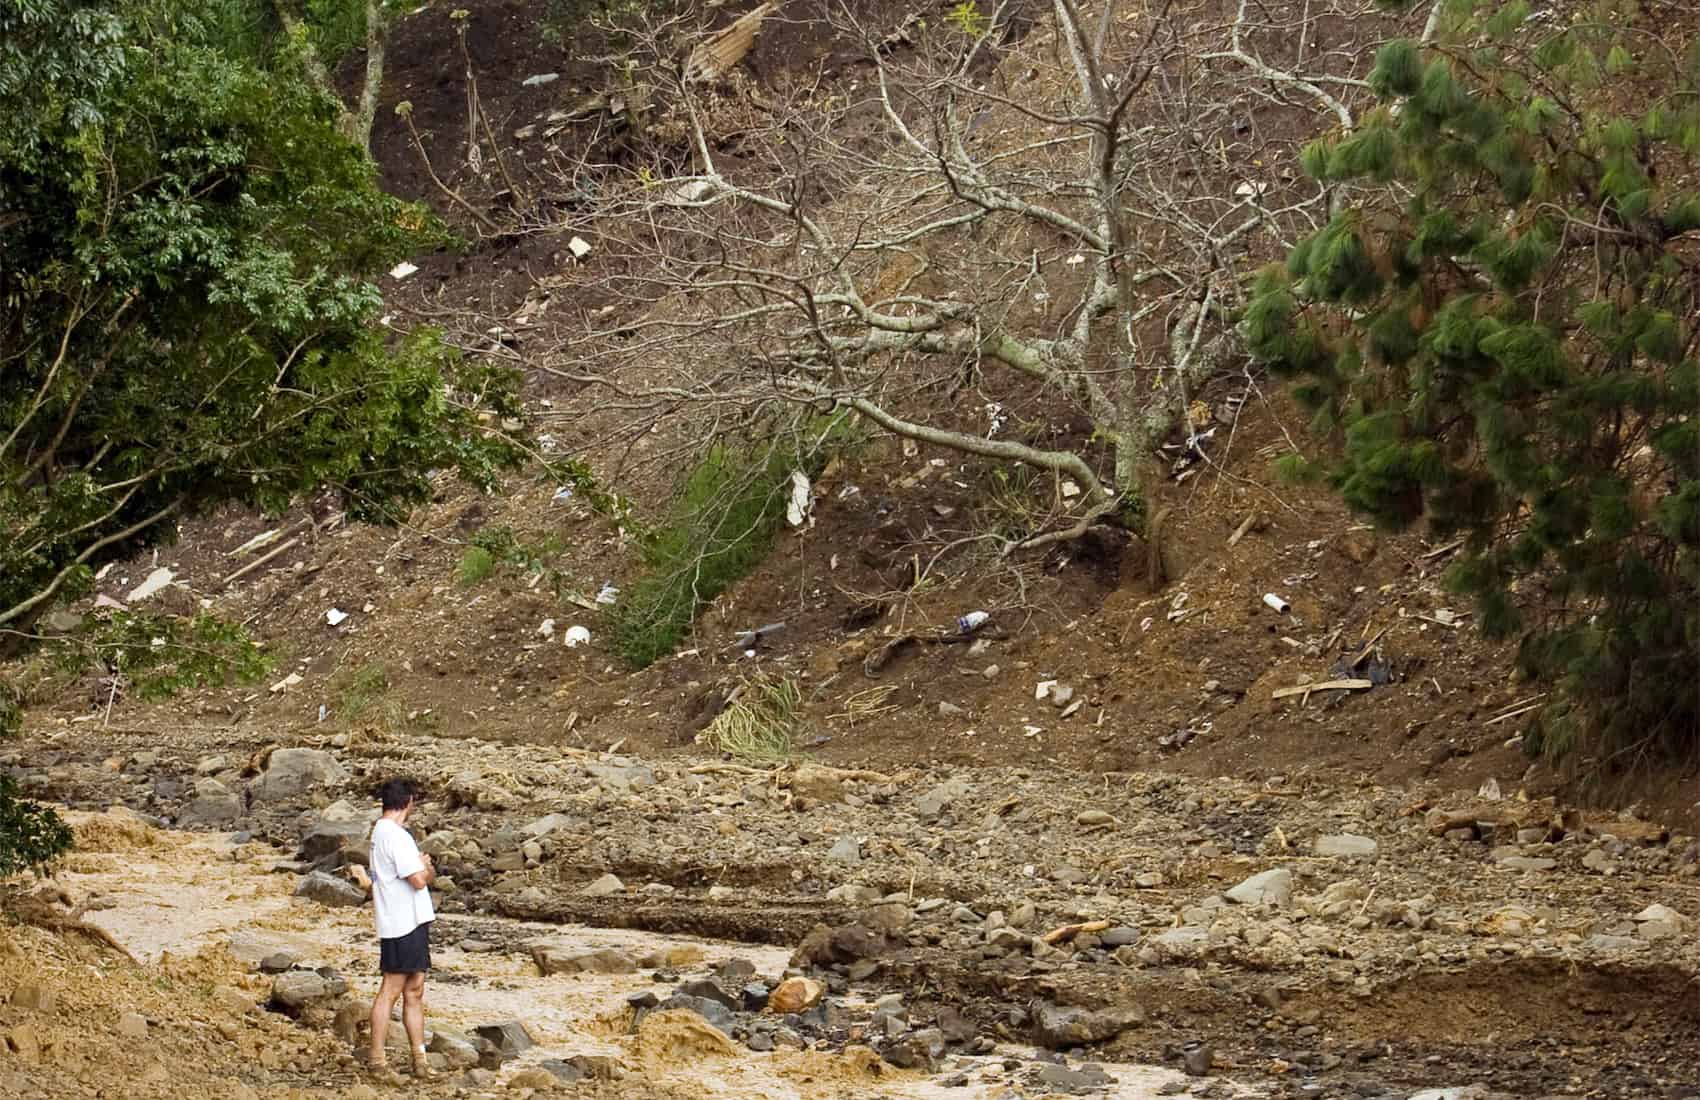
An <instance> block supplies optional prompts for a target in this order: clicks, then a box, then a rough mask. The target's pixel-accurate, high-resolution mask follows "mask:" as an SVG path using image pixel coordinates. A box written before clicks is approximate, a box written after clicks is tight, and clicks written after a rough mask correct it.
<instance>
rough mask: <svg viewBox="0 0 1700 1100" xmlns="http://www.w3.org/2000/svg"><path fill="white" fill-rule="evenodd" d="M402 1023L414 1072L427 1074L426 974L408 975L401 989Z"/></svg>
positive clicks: (420, 1074)
mask: <svg viewBox="0 0 1700 1100" xmlns="http://www.w3.org/2000/svg"><path fill="white" fill-rule="evenodd" d="M401 1024H402V1027H404V1028H406V1029H407V1049H408V1052H409V1053H410V1054H411V1055H412V1060H413V1072H414V1073H415V1074H416V1075H419V1076H426V1075H427V1071H428V1070H429V1068H430V1067H429V1066H428V1064H427V1063H426V1060H425V975H424V974H423V973H419V974H409V975H407V984H406V985H404V986H402V990H401Z"/></svg>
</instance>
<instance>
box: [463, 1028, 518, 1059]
mask: <svg viewBox="0 0 1700 1100" xmlns="http://www.w3.org/2000/svg"><path fill="white" fill-rule="evenodd" d="M472 1030H473V1033H474V1034H475V1035H477V1036H478V1037H479V1038H480V1039H483V1040H484V1041H485V1042H487V1043H489V1044H490V1046H491V1047H492V1048H494V1049H495V1050H496V1052H497V1053H499V1054H501V1055H502V1056H503V1057H507V1058H511V1057H513V1056H514V1055H516V1054H518V1053H520V1052H521V1051H525V1050H530V1049H531V1046H532V1042H531V1032H530V1031H528V1030H526V1026H525V1025H524V1024H522V1023H520V1022H519V1021H518V1020H503V1021H502V1022H501V1023H499V1024H480V1025H479V1026H478V1027H475V1028H473V1029H472Z"/></svg>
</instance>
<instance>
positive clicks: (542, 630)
mask: <svg viewBox="0 0 1700 1100" xmlns="http://www.w3.org/2000/svg"><path fill="white" fill-rule="evenodd" d="M537 633H539V634H541V635H543V637H545V638H553V637H554V636H555V620H554V619H544V620H543V621H542V622H541V623H539V624H538V627H537Z"/></svg>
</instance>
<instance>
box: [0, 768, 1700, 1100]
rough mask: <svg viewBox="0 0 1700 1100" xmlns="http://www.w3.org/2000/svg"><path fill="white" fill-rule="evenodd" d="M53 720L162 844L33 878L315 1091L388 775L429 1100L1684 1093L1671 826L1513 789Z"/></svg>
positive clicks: (1687, 894) (1699, 901) (83, 859)
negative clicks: (777, 763)
mask: <svg viewBox="0 0 1700 1100" xmlns="http://www.w3.org/2000/svg"><path fill="white" fill-rule="evenodd" d="M87 743H88V742H87V739H79V740H78V741H77V742H75V743H73V742H72V741H71V740H70V738H69V737H65V738H62V739H60V740H57V741H56V740H53V739H51V738H49V739H41V740H37V741H35V742H32V743H30V744H28V745H27V746H24V747H23V748H21V749H18V750H15V751H13V752H11V753H10V754H8V755H7V756H6V757H4V758H0V763H3V764H4V765H5V766H7V767H9V768H10V769H11V770H12V771H13V772H14V773H15V774H17V775H19V776H20V778H21V779H22V781H23V782H24V783H25V784H26V786H28V787H30V788H31V789H32V790H33V791H34V793H36V794H37V795H40V796H45V797H52V798H56V799H59V800H61V801H63V802H66V803H68V804H70V805H73V806H78V807H82V808H84V809H87V810H91V811H92V810H105V809H106V808H107V807H110V806H124V807H127V808H128V811H127V812H128V814H129V815H132V816H130V817H126V816H125V814H123V813H119V814H117V815H116V816H115V815H114V814H113V813H110V812H109V813H106V814H103V815H101V816H100V817H99V818H97V819H93V820H97V821H106V822H118V821H120V819H122V820H124V821H133V826H124V828H130V827H133V828H136V829H142V830H144V835H145V836H147V837H149V838H152V839H149V841H148V844H150V845H155V844H157V845H159V846H160V847H159V848H158V849H157V852H156V851H155V849H153V848H146V847H144V848H143V849H142V850H141V853H142V854H143V855H149V858H150V859H152V855H154V854H157V855H158V857H159V858H158V859H154V860H153V861H152V862H149V863H148V864H147V866H146V868H145V873H129V872H128V871H126V870H125V869H124V868H113V867H106V866H103V865H102V863H101V860H102V857H101V855H100V850H99V846H98V844H94V845H92V846H90V848H89V850H88V851H86V852H84V853H82V854H80V855H77V856H74V857H72V860H71V862H70V864H68V866H67V868H66V870H65V871H64V872H63V873H62V874H61V875H60V876H59V878H58V879H57V881H56V882H55V884H53V886H52V887H51V888H52V889H57V890H60V891H62V892H63V897H62V898H61V899H60V901H59V902H58V904H59V905H60V907H61V908H63V909H67V910H73V911H74V910H76V908H77V907H78V906H82V907H83V908H82V912H81V919H82V920H85V921H88V922H91V923H94V924H96V925H98V926H99V927H100V928H102V929H104V930H106V931H107V932H108V933H109V934H110V935H111V936H112V937H113V938H114V939H115V940H117V941H118V942H120V943H123V944H125V946H126V948H127V949H128V950H130V951H131V953H132V954H134V955H136V956H137V957H138V958H139V959H141V960H142V961H143V962H144V963H146V962H148V961H149V960H151V959H154V958H157V957H158V954H159V953H160V952H163V951H170V952H172V953H173V954H175V955H182V954H184V953H193V952H195V951H211V952H215V953H223V954H224V955H228V957H229V958H230V959H231V960H232V961H231V963H230V965H232V966H235V967H238V968H239V969H241V970H242V971H243V972H244V973H245V974H247V975H249V976H250V977H251V979H252V982H251V984H252V986H253V988H252V990H251V991H250V992H252V993H253V995H254V999H255V1000H256V1001H265V1002H269V1003H270V1004H271V1006H272V1008H273V1010H274V1011H272V1012H269V1013H267V1015H268V1016H272V1017H277V1018H278V1019H281V1020H284V1021H287V1022H288V1026H289V1027H290V1028H291V1029H293V1031H294V1032H295V1033H307V1034H312V1035H314V1036H317V1037H320V1038H327V1037H328V1038H327V1041H328V1042H329V1043H330V1044H331V1045H330V1046H329V1047H327V1048H325V1049H330V1050H337V1051H340V1052H341V1054H340V1055H338V1056H336V1060H335V1061H334V1063H333V1067H332V1068H327V1070H326V1071H327V1072H335V1073H337V1074H339V1075H342V1077H341V1078H339V1079H340V1080H344V1081H346V1082H352V1081H354V1080H355V1079H356V1078H355V1076H354V1074H355V1071H354V1068H353V1066H352V1062H351V1061H349V1060H348V1059H347V1053H346V1052H347V1051H348V1050H350V1049H351V1048H352V1043H353V1040H354V1038H355V1034H354V1029H355V1027H356V1025H357V1020H356V1019H355V1017H356V1016H357V1013H355V1012H353V1011H352V1010H350V1009H348V1008H346V1007H345V1006H346V1005H348V1004H358V999H359V998H360V997H361V996H362V995H364V994H366V993H367V992H368V991H369V987H370V978H369V973H370V970H371V964H372V959H371V956H372V955H373V954H374V949H373V947H372V945H371V943H370V940H369V936H370V933H369V919H370V918H369V913H367V912H366V911H365V910H363V909H362V908H360V907H359V905H358V902H359V898H358V896H357V894H356V893H353V892H350V891H348V890H347V889H346V888H345V886H344V880H343V879H342V878H341V877H340V874H339V871H340V867H341V865H342V864H344V863H346V862H350V861H355V862H358V861H360V860H362V859H363V858H364V852H363V845H364V835H365V831H366V829H367V828H368V827H369V822H370V819H371V817H372V816H373V815H374V814H375V807H373V806H372V805H371V803H370V799H369V798H368V794H369V791H370V789H371V786H372V784H373V783H374V782H375V781H376V780H377V779H379V778H380V777H383V776H387V775H390V774H412V775H416V776H419V777H422V778H424V779H425V780H426V781H427V783H428V785H429V786H430V788H431V798H430V801H429V803H428V804H427V805H426V806H425V807H424V810H423V812H421V813H420V814H419V815H418V817H417V819H416V822H417V831H418V832H419V834H420V835H421V838H422V844H423V846H424V847H425V848H426V850H428V851H430V852H432V853H433V855H434V856H435V857H436V859H437V862H438V866H439V868H440V869H441V870H442V872H443V873H444V879H443V881H442V882H441V887H442V893H441V897H440V912H441V913H442V914H443V916H442V920H441V922H440V927H439V930H438V932H439V935H438V941H439V943H441V944H442V945H443V947H442V950H441V952H440V955H439V964H440V970H439V972H438V973H437V974H436V975H435V976H434V980H433V986H432V995H431V996H432V1001H431V1012H432V1019H433V1021H434V1023H435V1024H436V1025H437V1038H436V1039H434V1043H435V1048H436V1053H437V1056H438V1060H439V1061H440V1063H441V1065H442V1068H443V1069H444V1070H445V1072H446V1076H445V1080H444V1082H443V1083H442V1084H440V1085H438V1086H433V1087H436V1088H442V1089H444V1090H447V1091H448V1092H449V1093H455V1094H464V1095H503V1094H506V1093H511V1092H512V1091H513V1090H514V1089H515V1088H521V1089H523V1088H533V1089H542V1088H550V1089H552V1088H556V1087H560V1088H569V1089H587V1090H594V1089H596V1088H599V1087H604V1086H607V1087H614V1086H613V1085H611V1084H609V1082H611V1081H613V1080H614V1079H615V1078H618V1080H619V1081H620V1082H622V1083H623V1085H622V1087H625V1088H628V1089H637V1088H640V1087H641V1088H652V1087H653V1088H656V1089H661V1090H678V1091H679V1093H680V1094H682V1095H703V1096H710V1095H723V1096H748V1095H764V1096H776V1097H779V1096H798V1097H803V1096H863V1095H865V1096H870V1097H871V1096H930V1095H934V1094H935V1093H936V1094H937V1095H941V1096H943V1095H951V1096H963V1097H975V1098H978V1097H992V1096H999V1097H1011V1098H1013V1097H1037V1096H1046V1095H1087V1096H1090V1095H1100V1096H1125V1097H1143V1096H1151V1095H1176V1094H1180V1095H1194V1096H1204V1097H1207V1096H1221V1097H1229V1096H1240V1095H1249V1096H1271V1097H1274V1096H1305V1097H1334V1096H1337V1097H1375V1096H1388V1097H1399V1098H1400V1100H1405V1098H1408V1097H1413V1096H1423V1097H1425V1100H1430V1098H1434V1097H1455V1098H1463V1097H1477V1096H1479V1097H1497V1096H1505V1097H1524V1096H1529V1097H1542V1096H1598V1097H1625V1098H1628V1097H1651V1096H1656V1097H1673V1098H1680V1097H1689V1096H1696V1095H1700V1059H1696V1058H1695V1057H1694V1056H1693V1052H1694V1051H1697V1050H1700V996H1697V995H1696V993H1695V990H1696V988H1700V987H1697V986H1696V984H1695V983H1696V975H1697V974H1700V942H1697V934H1696V930H1697V928H1700V864H1697V861H1700V845H1697V844H1696V843H1695V841H1694V840H1693V839H1692V838H1688V837H1683V836H1672V835H1670V834H1668V833H1667V832H1666V831H1665V830H1663V829H1661V828H1660V827H1659V826H1658V825H1657V823H1652V822H1646V821H1640V820H1635V819H1632V818H1620V817H1609V816H1597V815H1585V814H1581V813H1577V812H1575V811H1570V810H1567V809H1565V808H1564V807H1559V806H1555V805H1553V804H1551V803H1550V802H1543V801H1539V800H1526V799H1523V798H1521V797H1520V796H1519V792H1517V791H1516V790H1515V789H1508V790H1507V791H1506V792H1504V793H1503V794H1501V793H1499V792H1497V791H1494V790H1485V791H1483V792H1482V793H1481V794H1480V795H1478V796H1476V797H1470V798H1462V797H1452V798H1437V797H1435V796H1433V795H1432V794H1425V793H1424V792H1416V791H1402V790H1389V789H1381V788H1375V787H1362V788H1356V789H1327V788H1323V787H1320V786H1316V785H1309V784H1306V785H1299V784H1293V785H1289V784H1288V783H1286V782H1285V781H1283V780H1282V779H1280V778H1279V777H1277V778H1274V779H1271V780H1269V781H1267V782H1263V783H1258V784H1247V783H1241V782H1236V781H1231V780H1226V779H1221V780H1214V781H1207V782H1206V781H1198V780H1192V779H1180V778H1177V777H1173V776H1165V775H1147V774H1111V775H1101V776H1080V775H1071V774H1060V773H1048V772H1044V771H1029V770H1011V769H990V768H987V769H920V768H915V769H908V770H904V771H898V772H893V773H891V774H883V773H876V772H868V771H843V770H838V769H831V768H825V767H821V766H817V765H812V764H809V763H798V764H795V765H792V766H787V767H782V768H775V769H754V768H748V767H743V766H737V765H732V764H727V763H724V762H721V761H706V760H696V761H693V760H686V759H680V760H666V761H644V760H639V759H636V758H631V757H624V756H620V755H617V754H606V753H592V752H586V751H581V750H575V749H566V748H545V747H539V746H535V745H528V746H525V747H524V748H523V749H519V748H515V747H512V746H508V745H502V744H493V743H484V742H479V741H476V740H468V739H454V738H412V739H408V740H406V741H401V740H395V741H379V742H370V741H368V742H356V743H353V744H350V743H348V740H347V738H346V737H339V738H337V739H335V740H332V739H329V738H327V739H324V740H323V741H322V742H318V743H303V744H299V745H292V746H288V747H276V746H266V745H254V746H246V745H243V746H236V747H233V746H232V745H229V744H225V745H223V746H222V747H221V748H220V751H212V749H213V746H211V745H202V746H196V745H194V744H193V743H185V744H184V745H182V746H174V747H173V748H170V749H159V748H152V747H144V746H143V745H142V744H140V743H138V744H134V745H131V744H125V743H124V739H123V737H122V736H121V735H119V736H115V737H112V738H109V739H108V741H107V744H106V745H105V746H104V748H103V750H102V751H100V752H98V753H91V752H88V751H79V750H78V749H76V748H75V747H73V745H74V744H75V745H82V744H87ZM1508 787H1509V785H1508ZM133 815H141V816H140V817H139V818H135V817H133ZM185 828H188V829H192V830H194V832H183V831H181V830H183V829H185ZM84 831H85V832H86V833H88V834H89V835H90V836H91V837H93V836H99V835H101V834H100V831H99V830H98V829H95V830H90V829H89V828H88V827H85V830H84ZM107 831H108V832H111V829H108V830H107ZM121 831H122V829H120V832H121ZM137 858H140V856H139V855H136V854H132V855H131V856H129V857H126V860H127V861H130V862H128V864H127V865H128V867H129V868H130V869H131V870H133V868H134V864H133V860H135V859H137ZM160 914H164V916H163V917H162V916H160ZM262 968H263V969H264V970H269V971H274V973H262ZM279 983H281V984H282V987H283V988H282V991H281V992H282V996H281V997H280V996H279V992H280V991H279V989H278V988H277V987H278V985H279ZM290 1001H294V1002H296V1003H287V1002H290ZM504 1025H508V1030H505V1031H504V1030H503V1026H504ZM481 1028H484V1029H491V1030H487V1031H480V1029H481ZM658 1051H659V1052H660V1053H657V1052H658ZM1685 1052H1686V1053H1685ZM540 1075H541V1076H540ZM285 1077H287V1078H288V1082H287V1083H288V1085H289V1087H307V1085H308V1084H310V1080H308V1079H310V1078H311V1067H310V1066H295V1065H293V1064H292V1063H291V1062H288V1061H286V1062H285V1063H283V1065H282V1067H281V1068H273V1067H269V1066H267V1065H266V1064H265V1063H264V1062H258V1063H255V1064H253V1065H252V1067H251V1072H250V1074H249V1075H248V1077H247V1078H245V1079H246V1080H247V1082H248V1084H249V1085H250V1086H251V1087H253V1088H256V1089H258V1090H260V1091H261V1092H262V1094H264V1090H265V1089H266V1088H267V1087H270V1086H280V1087H281V1086H282V1085H284V1084H285V1083H286V1082H285V1081H284V1078H285ZM545 1077H547V1078H548V1079H547V1080H545ZM597 1082H602V1084H601V1085H599V1084H597ZM349 1087H352V1086H349ZM362 1087H374V1086H370V1085H368V1086H362ZM631 1095H640V1093H638V1092H631Z"/></svg>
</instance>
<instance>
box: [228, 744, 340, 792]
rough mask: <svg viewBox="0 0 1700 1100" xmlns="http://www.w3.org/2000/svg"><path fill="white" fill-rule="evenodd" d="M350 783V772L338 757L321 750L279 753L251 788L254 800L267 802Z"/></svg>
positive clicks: (275, 753) (273, 754) (287, 750)
mask: <svg viewBox="0 0 1700 1100" xmlns="http://www.w3.org/2000/svg"><path fill="white" fill-rule="evenodd" d="M347 780H348V771H347V769H345V768H344V767H343V766H342V765H341V764H339V763H338V762H337V759H336V757H334V756H332V755H331V754H330V753H328V752H324V751H322V750H320V749H278V750H276V751H275V752H273V753H272V755H271V759H270V760H269V761H268V762H267V763H266V770H265V772H264V773H263V774H262V775H261V776H260V778H259V779H257V780H255V781H254V785H253V787H252V788H251V789H252V790H253V792H254V797H255V798H257V799H261V800H265V801H273V800H276V799H280V798H296V797H298V796H300V795H304V794H306V793H307V792H308V791H310V790H313V789H314V788H316V787H327V786H333V785H335V784H339V783H344V782H346V781H347Z"/></svg>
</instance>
